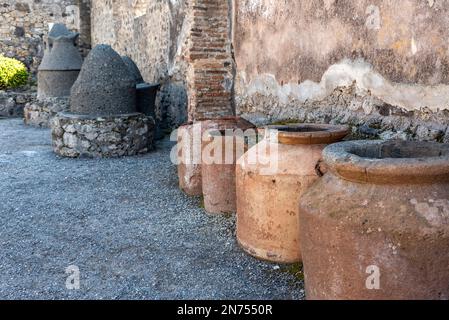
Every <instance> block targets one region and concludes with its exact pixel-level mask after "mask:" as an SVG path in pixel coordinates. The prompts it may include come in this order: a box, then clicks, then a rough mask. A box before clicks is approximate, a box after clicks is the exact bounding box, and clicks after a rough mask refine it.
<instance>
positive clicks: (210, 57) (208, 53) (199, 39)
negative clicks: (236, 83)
mask: <svg viewBox="0 0 449 320" xmlns="http://www.w3.org/2000/svg"><path fill="white" fill-rule="evenodd" d="M229 10H230V8H229V3H228V1H223V0H192V1H191V7H190V10H189V19H190V35H189V46H188V53H187V60H188V61H189V70H188V75H187V83H188V93H189V95H188V96H189V110H188V114H189V120H191V121H193V120H197V119H201V118H217V117H221V116H230V115H233V114H234V108H233V103H232V94H233V78H234V68H235V67H234V61H233V59H232V51H231V41H230V35H229V30H230V28H231V21H230V16H229Z"/></svg>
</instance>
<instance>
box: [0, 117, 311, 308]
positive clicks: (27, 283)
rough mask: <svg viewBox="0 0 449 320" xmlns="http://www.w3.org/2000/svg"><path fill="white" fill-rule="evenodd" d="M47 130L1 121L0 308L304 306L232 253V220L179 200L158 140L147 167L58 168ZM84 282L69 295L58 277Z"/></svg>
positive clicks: (275, 272)
mask: <svg viewBox="0 0 449 320" xmlns="http://www.w3.org/2000/svg"><path fill="white" fill-rule="evenodd" d="M49 137H50V133H49V130H46V129H36V128H31V127H25V126H24V125H23V123H22V121H21V120H20V119H7V120H0V166H1V168H2V170H0V190H6V192H1V193H0V221H2V223H0V243H2V250H0V261H1V262H0V284H1V285H0V297H2V299H56V300H59V299H119V300H128V299H132V300H134V299H149V300H153V299H169V300H171V299H187V300H189V299H247V300H253V299H255V300H257V299H262V300H264V299H280V300H283V299H287V300H290V299H293V300H296V299H301V298H303V297H304V292H303V285H302V281H298V280H296V278H295V277H294V276H292V275H291V274H288V273H286V272H285V270H284V269H283V267H282V266H281V267H280V268H279V266H276V265H272V264H268V263H264V262H259V261H257V260H255V259H253V258H251V257H248V256H247V255H246V254H244V253H243V252H242V251H241V250H240V249H239V247H238V246H237V244H236V242H235V237H234V219H232V218H226V217H221V216H217V217H212V216H208V215H206V214H205V213H204V210H203V209H201V207H200V201H199V199H198V198H190V197H187V196H185V195H184V194H183V193H182V191H181V190H179V188H178V183H177V178H176V167H175V166H174V165H173V164H172V163H171V162H170V161H167V159H168V158H169V154H170V149H171V148H172V147H173V145H172V144H171V143H170V142H169V141H168V140H164V141H163V142H161V143H159V144H158V148H157V149H156V150H155V151H154V152H152V153H148V154H146V155H142V156H138V157H127V158H119V159H65V158H59V157H56V156H55V155H54V154H53V152H52V150H51V142H50V138H49ZM69 265H76V266H78V267H79V269H80V272H81V282H80V285H81V287H80V290H67V289H66V287H65V283H66V277H67V274H65V269H66V268H67V267H68V266H69Z"/></svg>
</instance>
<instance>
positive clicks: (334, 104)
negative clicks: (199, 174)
mask: <svg viewBox="0 0 449 320" xmlns="http://www.w3.org/2000/svg"><path fill="white" fill-rule="evenodd" d="M233 5H234V8H233V10H234V23H233V24H234V27H233V44H234V48H235V59H236V65H237V70H236V81H235V93H236V95H235V100H236V109H237V112H238V113H239V114H243V115H245V116H247V117H250V118H252V119H254V120H255V121H259V122H267V121H275V120H284V119H288V118H292V119H301V118H302V119H303V120H307V118H309V120H310V119H312V120H313V119H315V120H316V119H317V118H318V119H321V121H323V122H324V121H328V122H329V121H336V120H338V121H341V122H345V121H347V120H348V119H352V120H351V121H352V122H354V121H355V122H357V124H358V125H360V126H362V125H363V121H366V118H367V117H369V118H370V119H375V120H376V121H375V122H376V123H382V122H388V121H390V120H391V117H392V116H393V115H394V116H396V117H399V118H400V119H403V120H404V121H405V120H408V121H409V122H410V123H412V124H411V126H412V127H413V128H412V127H407V128H406V129H405V130H406V131H407V132H409V133H408V137H412V138H418V139H421V138H423V139H427V138H429V137H428V136H427V135H426V134H425V135H419V134H417V133H416V128H418V127H423V128H426V130H427V129H429V130H437V131H438V132H439V134H438V135H437V136H441V133H442V135H443V136H444V132H445V131H446V130H447V129H446V128H447V124H448V122H447V121H448V118H447V115H446V112H445V110H448V109H449V73H448V66H449V55H448V49H449V42H448V41H447V40H448V38H449V28H448V27H449V19H448V17H449V1H447V0H435V1H422V0H403V1H389V0H360V1H354V0H339V1H335V0H317V1H295V0H282V1H270V0H234V1H233ZM342 94H343V95H345V94H348V96H345V97H342ZM336 96H338V97H339V100H338V101H340V102H338V101H336V100H335V97H336ZM342 99H343V100H344V101H345V105H343V104H341V101H342ZM314 107H315V108H317V109H314ZM337 109H338V110H339V112H338V113H339V114H340V115H341V113H342V112H343V113H345V114H346V116H345V117H338V116H337V114H336V111H335V110H337ZM387 109H388V110H390V111H389V112H388V113H387V112H385V110H387ZM330 110H333V111H330ZM379 110H381V112H379ZM304 113H306V119H304V117H302V116H303V115H304ZM423 114H427V115H429V114H432V116H427V117H423V116H422V115H423ZM436 114H438V117H437V116H435V115H436ZM404 121H402V122H404ZM368 124H369V123H368ZM381 127H382V126H381ZM436 127H437V129H436ZM390 129H391V130H393V131H400V130H402V129H403V128H396V127H394V126H390ZM421 131H423V130H421ZM424 131H425V130H424ZM435 139H436V138H435ZM435 139H434V140H435ZM429 140H432V138H429ZM446 140H447V136H446Z"/></svg>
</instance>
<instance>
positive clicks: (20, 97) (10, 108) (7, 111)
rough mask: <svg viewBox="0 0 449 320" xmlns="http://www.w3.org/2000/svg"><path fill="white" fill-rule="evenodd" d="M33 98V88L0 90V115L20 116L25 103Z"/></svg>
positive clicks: (34, 97)
mask: <svg viewBox="0 0 449 320" xmlns="http://www.w3.org/2000/svg"><path fill="white" fill-rule="evenodd" d="M35 100H36V92H35V91H34V90H30V89H26V90H19V91H10V90H8V91H3V90H0V117H21V116H23V113H24V107H25V105H26V104H28V103H30V102H33V101H35Z"/></svg>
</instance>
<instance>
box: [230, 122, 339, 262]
mask: <svg viewBox="0 0 449 320" xmlns="http://www.w3.org/2000/svg"><path fill="white" fill-rule="evenodd" d="M275 130H278V136H277V141H276V139H274V138H273V137H272V134H273V133H274V132H276V131H275ZM347 134H348V128H347V127H345V126H333V125H315V124H299V125H289V126H270V127H267V128H265V137H266V138H265V139H264V140H262V141H261V142H260V143H259V144H258V145H257V146H255V147H253V148H252V149H250V150H249V151H248V152H247V153H246V154H245V155H244V156H243V157H242V158H240V159H239V161H238V164H237V170H236V176H237V179H236V183H237V239H238V242H239V244H240V245H241V247H242V248H243V249H244V250H245V251H246V252H247V253H249V254H250V255H252V256H255V257H257V258H260V259H263V260H268V261H273V262H277V263H294V262H298V261H300V260H301V253H300V249H299V240H298V237H299V226H298V203H299V196H300V195H301V194H302V193H303V192H304V190H305V189H306V188H307V187H308V186H310V185H311V184H312V183H313V182H314V181H316V179H318V178H319V176H320V175H322V174H321V172H320V168H319V166H320V160H321V156H322V151H323V149H324V148H325V147H326V146H327V145H328V144H329V143H333V142H337V141H340V140H341V139H343V138H344V137H345V136H346V135H347ZM270 168H271V169H270Z"/></svg>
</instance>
